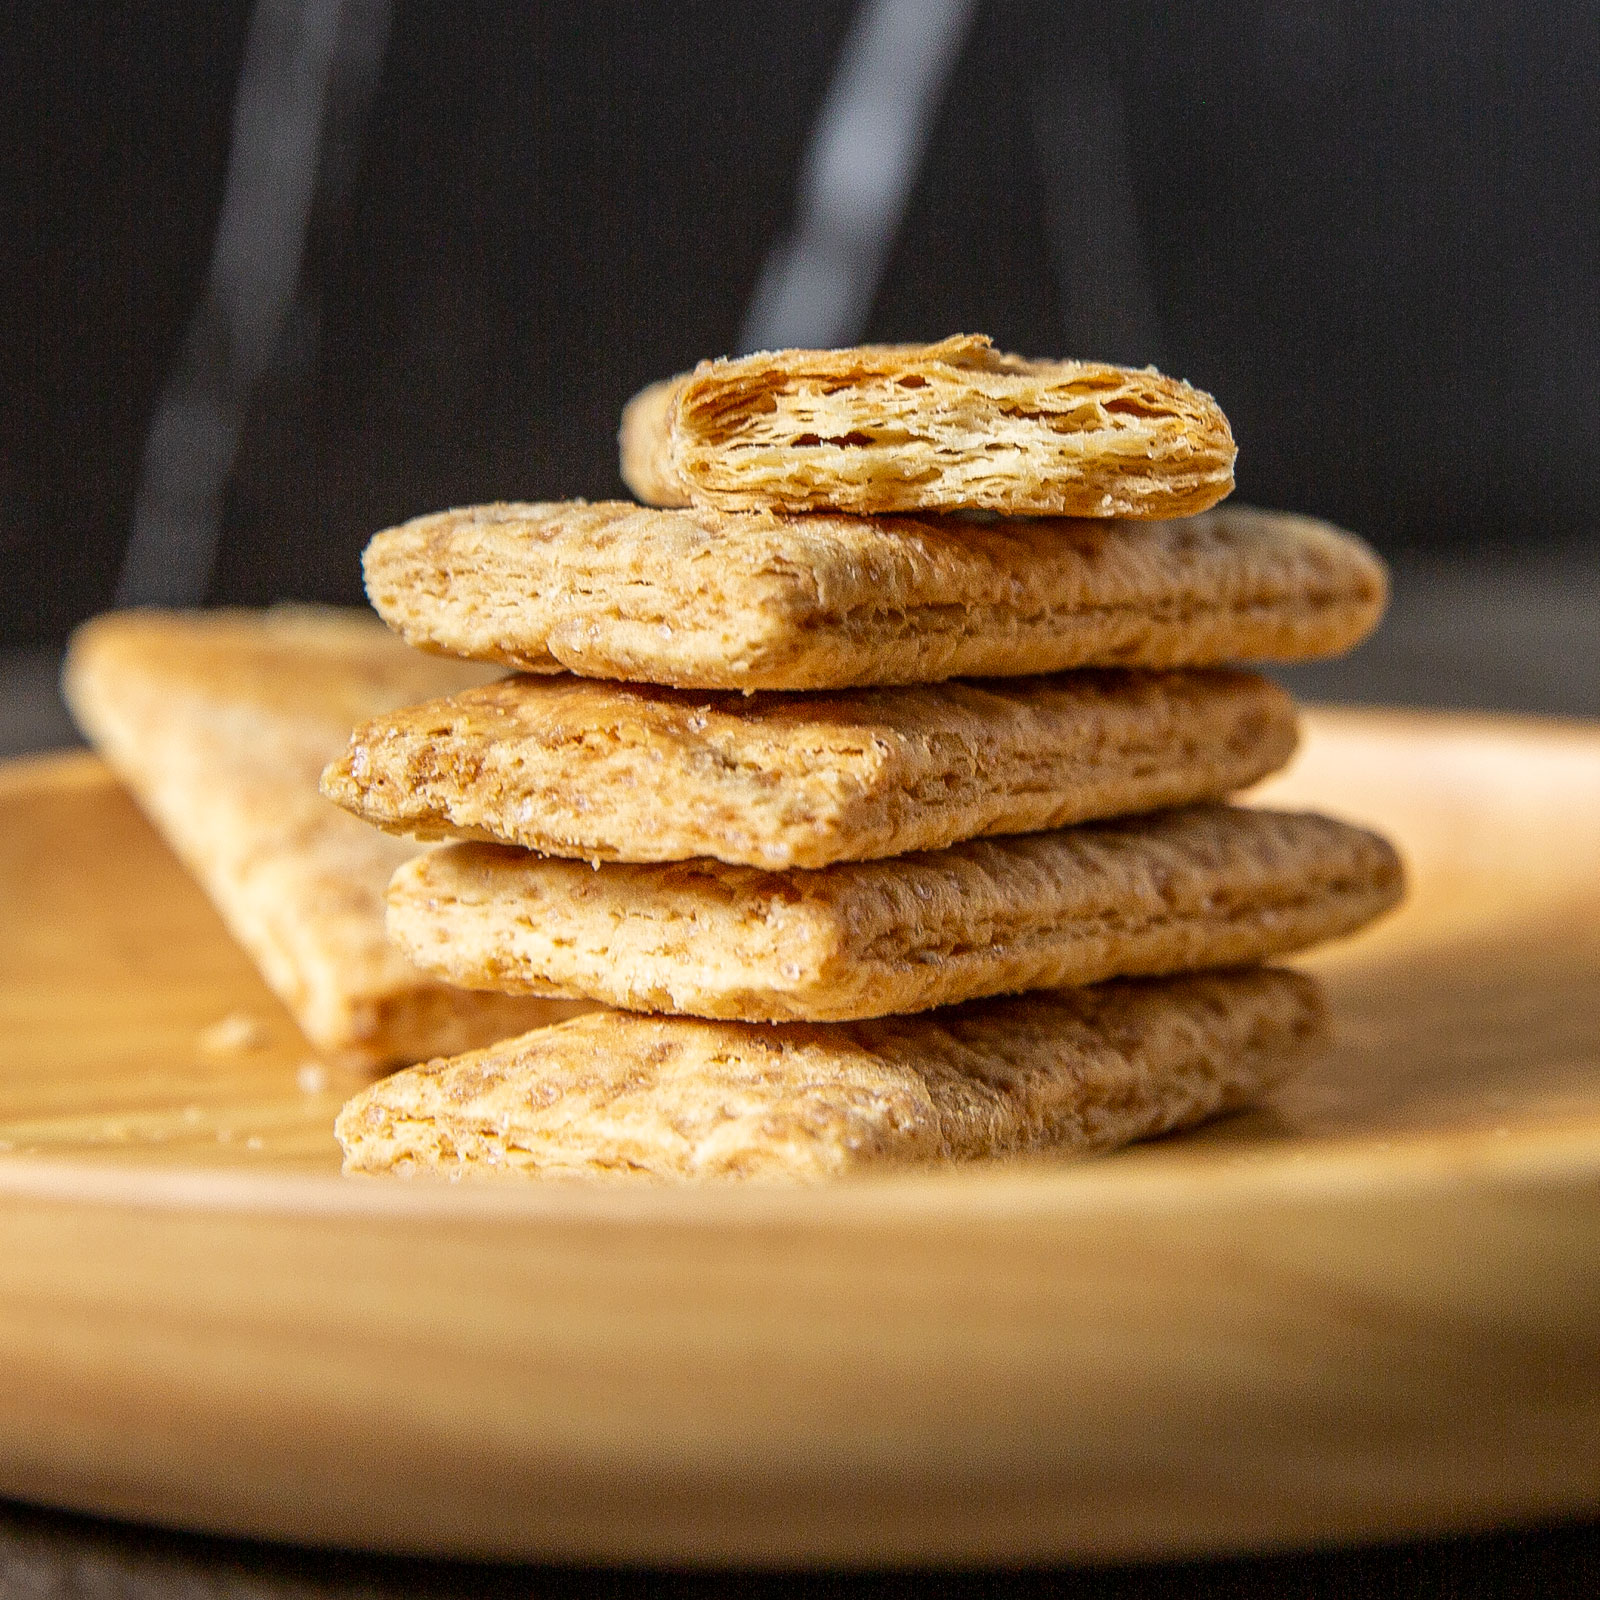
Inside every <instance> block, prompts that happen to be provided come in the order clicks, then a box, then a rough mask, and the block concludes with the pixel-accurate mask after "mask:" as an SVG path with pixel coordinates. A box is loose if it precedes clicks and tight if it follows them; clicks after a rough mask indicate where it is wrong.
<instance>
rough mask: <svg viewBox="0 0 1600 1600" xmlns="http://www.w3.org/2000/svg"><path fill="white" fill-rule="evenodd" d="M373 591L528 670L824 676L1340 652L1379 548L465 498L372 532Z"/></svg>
mask: <svg viewBox="0 0 1600 1600" xmlns="http://www.w3.org/2000/svg"><path fill="white" fill-rule="evenodd" d="M364 561H365V568H366V578H367V593H368V595H369V596H370V598H371V600H372V603H373V605H374V606H375V607H376V608H377V611H378V613H379V615H380V616H382V617H383V619H384V621H386V622H387V623H388V624H389V625H390V626H391V627H392V628H394V629H396V630H397V631H398V632H399V633H400V634H401V635H402V637H404V638H405V639H406V641H407V642H408V643H410V644H414V645H418V646H420V647H421V648H422V649H424V650H432V651H438V652H441V653H443V654H447V655H460V656H468V657H472V658H475V659H478V660H483V661H494V662H500V663H503V664H504V665H506V666H512V667H520V668H522V669H523V670H524V671H529V672H555V671H558V670H560V669H561V668H563V667H564V668H566V669H567V670H568V671H569V672H575V673H577V674H578V675H579V676H581V677H587V678H621V679H625V680H628V681H632V682H636V683H660V684H672V685H676V686H678V687H681V688H693V689H838V688H848V687H851V686H854V685H870V684H895V683H935V682H938V681H940V680H942V679H945V678H954V677H1013V676H1018V675H1022V674H1028V673H1040V672H1059V671H1062V670H1064V669H1066V668H1069V667H1091V666H1112V667H1115V666H1128V667H1192V666H1215V665H1218V664H1221V663H1226V662H1247V661H1298V660H1305V659H1308V658H1311V657H1315V656H1325V655H1336V654H1338V653H1339V652H1340V651H1342V650H1347V649H1349V648H1350V647H1351V646H1352V645H1355V644H1357V643H1359V642H1360V640H1361V639H1363V638H1364V637H1365V636H1366V635H1367V633H1368V632H1370V631H1371V629H1372V628H1373V627H1375V626H1376V625H1377V622H1378V618H1379V617H1380V616H1381V615H1382V612H1383V607H1384V603H1385V600H1386V598H1387V578H1386V574H1385V571H1384V567H1383V564H1382V562H1380V561H1379V560H1378V558H1377V557H1376V556H1375V555H1374V554H1373V553H1372V552H1371V551H1370V550H1369V549H1368V548H1367V547H1366V546H1365V545H1364V544H1363V543H1362V542H1361V541H1360V540H1359V539H1356V538H1354V537H1352V536H1351V535H1349V534H1346V533H1341V532H1340V531H1339V530H1338V529H1337V528H1333V527H1330V526H1329V525H1328V524H1326V523H1322V522H1316V521H1313V520H1312V519H1311V518H1309V517H1292V516H1285V515H1280V514H1277V513H1271V512H1264V511H1252V510H1249V509H1247V508H1244V507H1234V506H1228V507H1222V508H1219V509H1218V510H1215V511H1208V512H1205V513H1203V514H1201V515H1200V516H1196V517H1189V518H1186V519H1184V520H1183V521H1181V522H1159V523H1138V524H1133V523H1125V522H1084V521H1072V520H1069V519H1065V518H1058V519H1054V520H1023V519H1018V520H1011V521H1004V522H997V521H992V520H991V521H979V520H973V519H967V518H954V517H944V518H912V517H870V518H869V517H842V516H803V517H791V516H777V515H774V514H772V513H770V512H725V511H705V510H695V511H654V510H649V509H646V508H645V507H642V506H634V505H627V504H625V503H623V502H620V501H607V502H603V503H601V504H598V505H588V504H585V503H583V502H560V503H554V504H542V505H490V506H475V507H471V508H469V509H467V510H464V511H447V512H440V513H438V514H435V515H433V516H426V517H419V518H417V519H416V520H414V521H412V522H408V523H406V524H404V525H403V526H401V527H398V528H390V529H388V530H386V531H385V532H383V533H380V534H378V535H376V536H375V537H374V538H373V539H372V541H371V543H370V544H369V545H368V546H367V551H366V555H365V558H364Z"/></svg>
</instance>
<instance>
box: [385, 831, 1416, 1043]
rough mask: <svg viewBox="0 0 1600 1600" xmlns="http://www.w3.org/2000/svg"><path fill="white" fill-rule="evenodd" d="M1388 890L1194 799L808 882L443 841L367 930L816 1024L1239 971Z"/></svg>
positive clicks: (1312, 849)
mask: <svg viewBox="0 0 1600 1600" xmlns="http://www.w3.org/2000/svg"><path fill="white" fill-rule="evenodd" d="M1400 890H1401V872H1400V865H1399V862H1398V860H1397V859H1396V857H1395V853H1394V851H1393V850H1392V849H1391V848H1390V846H1389V845H1388V844H1386V843H1385V842H1384V841H1383V840H1382V839H1379V838H1377V837H1376V836H1375V835H1373V834H1370V833H1366V832H1364V831H1363V830H1361V829H1359V828H1353V827H1350V826H1348V825H1347V824H1344V823H1340V822H1333V821H1330V820H1329V819H1327V818H1326V817H1319V816H1314V815H1309V814H1299V813H1284V812H1269V811H1257V810H1251V809H1246V808H1243V807H1235V806H1194V807H1190V808H1188V809H1185V810H1182V811H1169V812H1162V813H1158V814H1157V815H1155V816H1152V817H1141V818H1130V819H1127V820H1126V821H1122V822H1112V823H1100V824H1094V825H1086V826H1084V827H1079V828H1063V829H1060V830H1058V831H1056V832H1053V833H1037V834H1024V835H1021V836H1018V837H1014V838H1004V839H990V840H975V841H972V842H969V843H966V844H958V845H952V846H951V847H950V848H949V849H947V850H938V851H929V852H923V853H919V854H915V855H909V856H899V857H896V858H894V859H892V860H888V861H852V862H841V863H839V864H838V865H837V866H832V867H823V868H821V869H820V870H818V871H815V872H803V871H792V872H763V871H760V870H758V869H756V868H753V867H733V866H726V865H724V864H723V863H721V862H715V861H692V862H678V863H674V864H671V865H652V866H634V865H624V864H618V863H614V864H609V865H604V866H600V867H590V866H586V865H584V864H583V863H581V862H575V861H559V860H554V859H551V858H548V857H541V856H535V855H530V854H528V853H527V852H526V851H519V850H511V849H508V848H506V847H505V846H503V845H484V844H457V845H447V846H445V847H444V848H443V849H441V850H438V851H436V852H434V853H432V854H430V855H427V856H423V857H421V858H420V859H418V860H417V861H414V862H412V863H410V864H409V865H408V866H406V867H403V868H402V869H401V870H400V871H399V872H398V873H397V874H396V875H395V880H394V883H393V884H392V886H391V888H390V891H389V931H390V934H391V936H392V937H393V938H395V939H396V940H397V941H398V942H399V943H400V945H401V946H402V948H404V949H405V950H406V951H407V953H408V954H409V955H410V956H411V957H412V959H413V960H414V961H416V962H417V964H418V965H419V966H421V967H423V968H425V969H427V970H428V971H430V972H436V973H438V974H439V975H440V976H442V977H447V978H449V979H450V980H451V981H452V982H454V983H460V984H465V985H467V986H469V987H472V988H493V989H505V990H516V989H519V988H523V987H528V988H536V989H542V990H543V991H544V992H546V993H549V992H552V991H553V992H556V993H561V994H570V995H581V996H584V997H586V998H588V999H593V1000H600V1001H604V1002H606V1003H607V1004H610V1005H614V1006H621V1007H623V1008H625V1009H628V1010H633V1011H658V1012H681V1013H685V1014H688V1015H691V1016H702V1017H726V1018H734V1019H738V1020H740V1021H746V1022H761V1021H780V1020H796V1021H815V1022H832V1021H847V1020H853V1019H857V1018H863V1017H881V1016H887V1015H890V1014H892V1013H896V1012H911V1011H921V1010H925V1009H927V1008H929V1007H931V1006H939V1005H948V1004H951V1003H954V1002H956V1001H960V1000H968V999H974V998H977V997H979V996H982V995H991V994H1012V993H1018V992H1020V991H1023V990H1027V989H1046V988H1054V987H1056V986H1058V985H1061V984H1078V983H1093V982H1096V981H1098V980H1100V979H1102V978H1110V977H1124V976H1134V975H1142V974H1159V973H1169V972H1179V971H1186V970H1190V969H1194V968H1201V967H1224V966H1233V965H1236V964H1239V963H1243V962H1250V961H1261V960H1265V959H1267V958H1269V957H1272V956H1276V955H1282V954H1285V953H1287V952H1289V951H1292V950H1299V949H1303V948H1305V947H1306V946H1308V945H1311V944H1315V943H1317V942H1318V941H1320V940H1323V939H1329V938H1333V937H1334V936H1336V935H1339V934H1344V933H1349V932H1352V931H1353V930H1354V929H1356V928H1359V927H1361V926H1362V925H1363V924H1364V923H1366V922H1368V921H1370V920H1371V919H1372V918H1373V917H1375V916H1377V915H1378V914H1379V913H1380V912H1382V911H1384V910H1385V909H1387V908H1388V907H1389V906H1391V905H1393V904H1394V903H1395V901H1396V900H1397V899H1398V898H1399V895H1400Z"/></svg>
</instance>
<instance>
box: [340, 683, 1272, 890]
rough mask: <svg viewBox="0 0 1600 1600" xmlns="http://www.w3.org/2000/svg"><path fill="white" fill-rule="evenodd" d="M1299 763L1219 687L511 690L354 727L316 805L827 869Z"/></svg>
mask: <svg viewBox="0 0 1600 1600" xmlns="http://www.w3.org/2000/svg"><path fill="white" fill-rule="evenodd" d="M1294 743H1295V717H1294V708H1293V705H1292V704H1291V702H1290V700H1289V697H1288V695H1287V694H1285V693H1284V691H1283V690H1282V689H1280V688H1278V687H1277V686H1276V685H1275V684H1273V683H1270V682H1269V681H1268V680H1267V679H1265V678H1261V677H1257V676H1255V675H1254V674H1251V673H1244V672H1230V671H1224V670H1220V669H1213V670H1209V671H1194V672H1122V671H1108V672H1093V671H1087V672H1081V673H1070V674H1064V675H1062V676H1059V677H1054V678H1016V679H990V680H986V681H984V682H979V683H972V682H954V683H944V684H936V685H927V686H916V687H908V688H900V689H857V690H847V691H842V692H839V693H834V694H827V693H801V694H787V695H785V694H774V693H766V692H762V693H757V694H753V695H741V694H738V693H736V692H728V691H720V692H715V691H712V692H701V693H696V692H694V691H688V690H679V689H662V688H649V687H643V686H639V685H633V684H610V683H602V682H597V681H595V680H593V679H583V678H570V677H560V678H545V677H533V676H523V677H517V678H507V679H505V680H503V681H501V682H499V683H494V684H488V685H485V686H483V687H480V688H476V689H467V690H465V691H463V692H462V693H460V694H457V695H453V696H450V697H447V698H445V699H441V700H431V701H428V702H426V703H425V704H423V705H420V706H412V707H408V708H406V709H404V710H400V711H395V712H391V713H388V714H386V715H384V716H381V717H377V718H374V719H373V720H372V721H370V722H367V723H366V724H364V725H363V726H362V727H360V728H358V729H357V730H356V731H355V733H354V734H353V735H352V737H351V740H350V745H349V748H348V749H347V750H346V752H345V754H344V755H343V756H341V757H340V758H339V760H337V761H336V762H334V763H333V764H332V765H331V766H329V768H328V769H327V771H326V772H325V773H324V774H323V779H322V792H323V793H324V794H325V795H327V796H328V797H329V798H330V799H332V800H334V801H337V802H338V804H340V805H342V806H344V807H345V808H346V809H348V810H349V811H351V812H353V813H354V814H355V815H357V816H359V817H362V818H363V819H365V820H366V821H368V822H371V823H375V824H376V825H377V826H379V827H381V828H387V829H389V830H391V831H394V832H398V833H411V834H414V835H416V836H418V837H420V838H425V839H439V838H457V839H480V840H487V841H494V842H499V843H502V844H516V845H522V846H525V847H526V848H528V849H532V850H537V851H540V852H542V853H543V854H547V855H559V856H573V857H577V858H579V859H581V860H605V861H682V860H686V859H689V858H691V857H695V856H710V857H713V858H715V859H716V860H718V861H725V862H730V863H735V864H744V865H748V866H759V867H769V868H783V867H823V866H828V865H830V864H831V863H833V862H835V861H849V860H866V859H871V858H874V857H880V856H892V855H900V854H903V853H904V852H906V851H909V850H937V849H941V848H942V847H944V846H945V845H949V844H955V843H957V842H958V841H960V840H963V839H971V838H976V837H978V836H979V835H983V834H995V833H1032V832H1037V831H1039V830H1041V829H1045V828H1056V827H1061V826H1063V825H1065V824H1067V823H1073V822H1082V821H1086V820H1088V819H1091V818H1099V817H1112V816H1120V815H1124V814H1126V813H1128V812H1141V811H1154V810H1158V809H1160V808H1162V807H1165V806H1173V805H1181V804H1185V803H1187V802H1190V801H1196V800H1209V799H1217V798H1220V797H1222V796H1224V795H1226V794H1229V793H1231V792H1232V791H1234V790H1236V789H1240V788H1243V787H1244V786H1245V785H1247V784H1250V783H1254V782H1255V781H1256V780H1257V779H1258V778H1262V777H1264V776H1266V774H1267V773H1269V772H1272V771H1275V770H1276V769H1277V768H1279V767H1281V766H1282V765H1283V764H1284V762H1286V761H1287V760H1288V759H1289V756H1290V754H1291V753H1292V752H1293V749H1294Z"/></svg>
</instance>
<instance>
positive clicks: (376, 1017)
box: [63, 606, 573, 1066]
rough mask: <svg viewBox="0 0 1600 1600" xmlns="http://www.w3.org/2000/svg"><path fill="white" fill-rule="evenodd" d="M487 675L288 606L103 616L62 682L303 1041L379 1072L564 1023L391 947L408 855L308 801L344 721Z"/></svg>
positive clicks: (88, 631) (352, 618) (86, 726)
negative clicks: (393, 884)
mask: <svg viewBox="0 0 1600 1600" xmlns="http://www.w3.org/2000/svg"><path fill="white" fill-rule="evenodd" d="M484 677H485V673H484V672H483V670H482V669H481V668H477V667H473V666H469V665H466V664H465V663H458V662H445V661H437V660H430V659H429V658H427V657H425V656H419V655H416V654H415V653H414V652H412V651H409V650H406V649H405V648H404V647H403V646H402V645H401V644H400V643H399V641H398V640H396V639H395V638H394V637H393V635H391V634H390V633H389V632H388V631H387V630H386V629H385V628H384V627H383V626H382V625H381V624H380V623H379V622H377V620H376V619H375V618H372V617H370V616H366V615H364V614H361V613H356V612H342V611H336V610H329V609H322V608H312V607H302V606H295V607H278V608H274V609H273V610H270V611H265V612H256V611H213V612H160V611H125V612H116V613H112V614H109V615H107V616H103V617H98V618H96V619H95V620H94V621H92V622H88V623H86V624H84V626H83V627H81V628H80V629H79V630H78V632H77V633H76V635H75V636H74V638H73V642H72V648H71V651H70V652H69V655H68V658H67V665H66V671H65V675H64V683H63V688H64V691H65V694H66V697H67V700H68V702H69V704H70V705H71V708H72V712H73V715H74V716H75V717H76V719H77V721H78V725H79V726H80V727H81V728H82V729H83V730H84V732H85V734H86V735H87V736H88V738H89V739H90V741H91V742H92V743H93V744H94V746H95V748H96V749H97V750H98V751H99V753H100V754H101V755H102V756H103V757H104V758H105V759H106V761H107V762H108V763H109V764H110V766H111V767H112V768H113V769H114V770H115V771H116V773H117V775H118V776H119V777H120V778H122V779H123V781H124V782H125V783H127V785H128V787H129V788H130V789H131V790H132V791H133V794H134V797H135V798H136V799H137V800H138V801H139V804H140V805H141V806H142V807H143V808H144V810H145V811H146V813H147V814H148V815H149V816H150V819H151V820H152V821H153V822H154V823H155V825H156V827H157V828H158V829H159V830H160V831H161V833H162V834H163V836H164V837H165V838H166V840H167V842H168V843H169V844H170V845H171V846H172V848H173V850H174V852H175V853H176V854H177V855H178V857H179V859H180V860H182V861H183V863H184V865H185V866H187V867H188V868H189V870H190V871H191V872H192V873H193V874H194V875H195V877H196V878H198V879H199V881H200V883H201V885H202V887H203V888H204V889H205V891H206V893H207V894H208V895H209V896H210V898H211V900H212V901H213V903H214V904H215V905H216V907H217V909H218V911H220V912H221V914H222V918H223V920H224V921H225V922H226V923H227V925H228V928H229V931H230V932H231V933H232V934H233V935H234V937H235V938H236V939H237V940H238V941H239V943H240V944H241V945H243V946H244V948H245V950H246V951H248V952H249V954H250V956H251V957H252V958H253V959H254V961H255V963H256V965H257V966H258V967H259V968H260V970H261V973H262V976H263V977H264V978H265V979H266V981H267V983H268V984H269V985H270V986H271V987H272V988H273V989H274V990H275V991H276V992H277V994H278V995H279V996H280V998H281V999H282V1000H283V1001H284V1003H285V1004H286V1005H287V1006H288V1007H289V1009H290V1010H291V1011H292V1012H293V1013H294V1015H295V1018H296V1020H297V1021H298V1022H299V1024H300V1027H301V1029H302V1031H303V1032H304V1033H305V1035H306V1037H307V1038H308V1039H310V1040H311V1041H312V1043H314V1044H316V1045H318V1046H320V1047H321V1048H323V1049H325V1050H328V1051H330V1052H332V1053H334V1054H336V1055H337V1056H339V1057H340V1058H342V1059H344V1060H347V1061H349V1062H351V1063H352V1064H367V1065H372V1066H381V1065H386V1064H389V1063H393V1062H409V1061H417V1060H420V1059H421V1058H423V1057H425V1056H428V1055H432V1054H436V1053H438V1052H440V1051H456V1050H465V1049H469V1048H471V1047H472V1046H473V1045H477V1044H483V1043H486V1042H488V1041H489V1040H492V1039H501V1038H504V1037H505V1036H506V1035H507V1034H511V1033H517V1032H520V1031H522V1030H524V1029H526V1028H530V1027H534V1026H536V1025H538V1024H540V1023H543V1022H548V1021H553V1020H556V1019H558V1018H560V1017H563V1016H569V1015H571V1014H572V1011H573V1007H572V1006H571V1004H570V1003H569V1002H565V1001H539V1000H533V999H529V998H526V997H521V998H519V997H513V996H506V995H495V994H481V993H469V992H468V991H466V990H463V989H459V988H456V987H453V986H451V985H447V984H444V983H441V982H439V981H438V980H437V979H436V978H433V977H430V976H428V975H427V974H424V973H421V972H419V971H418V970H417V969H416V968H415V967H414V966H412V964H411V963H410V962H409V961H407V960H406V958H405V957H404V956H403V955H402V954H401V953H400V952H399V951H398V950H396V949H395V948H394V947H393V945H391V944H390V943H389V941H388V939H387V937H386V936H385V933H384V891H385V889H386V887H387V885H388V882H389V879H390V877H391V876H392V874H393V873H394V871H395V869H396V868H397V867H399V866H400V865H401V864H402V863H403V862H405V861H407V860H408V859H410V857H411V856H413V855H415V854H416V850H415V847H413V846H410V845H407V844H405V843H403V842H402V841H400V840H398V839H391V838H388V837H386V836H385V835H383V834H381V833H378V832H376V831H375V830H373V829H371V828H368V827H364V826H363V825H362V824H361V823H359V822H357V821H356V820H355V819H354V818H352V817H348V816H345V815H344V814H343V813H342V812H340V811H338V810H337V809H335V808H334V807H333V806H331V805H329V804H328V802H327V801H326V800H324V799H323V798H322V796H321V795H319V794H318V793H317V778H318V774H319V773H320V772H321V770H322V767H323V764H324V763H325V762H326V761H327V760H328V759H329V758H330V757H331V756H333V755H335V754H336V753H337V752H338V751H339V749H340V748H341V746H342V745H343V744H344V742H345V739H346V737H347V736H348V734H349V730H350V724H351V722H352V721H356V720H360V719H364V718H368V717H371V716H373V715H375V714H376V713H378V712H380V711H386V710H389V709H392V708H393V707H395V706H399V705H404V704H405V703H406V702H408V701H411V700H415V699H417V698H418V697H420V696H424V695H431V694H439V693H443V692H447V691H448V690H450V689H453V688H454V689H461V688H466V687H468V686H469V685H471V684H474V683H481V682H482V681H483V679H484Z"/></svg>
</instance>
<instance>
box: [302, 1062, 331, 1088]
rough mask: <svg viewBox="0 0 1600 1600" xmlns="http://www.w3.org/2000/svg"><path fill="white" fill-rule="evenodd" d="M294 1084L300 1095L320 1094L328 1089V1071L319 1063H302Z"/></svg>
mask: <svg viewBox="0 0 1600 1600" xmlns="http://www.w3.org/2000/svg"><path fill="white" fill-rule="evenodd" d="M294 1082H295V1087H296V1088H297V1089H298V1090H299V1091H300V1092H301V1094H321V1093H322V1091H323V1090H324V1089H326V1088H327V1087H328V1069H327V1068H326V1067H325V1066H323V1064H322V1063H321V1062H320V1061H302V1062H301V1063H300V1065H299V1066H298V1067H297V1068H296V1069H295V1075H294Z"/></svg>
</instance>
